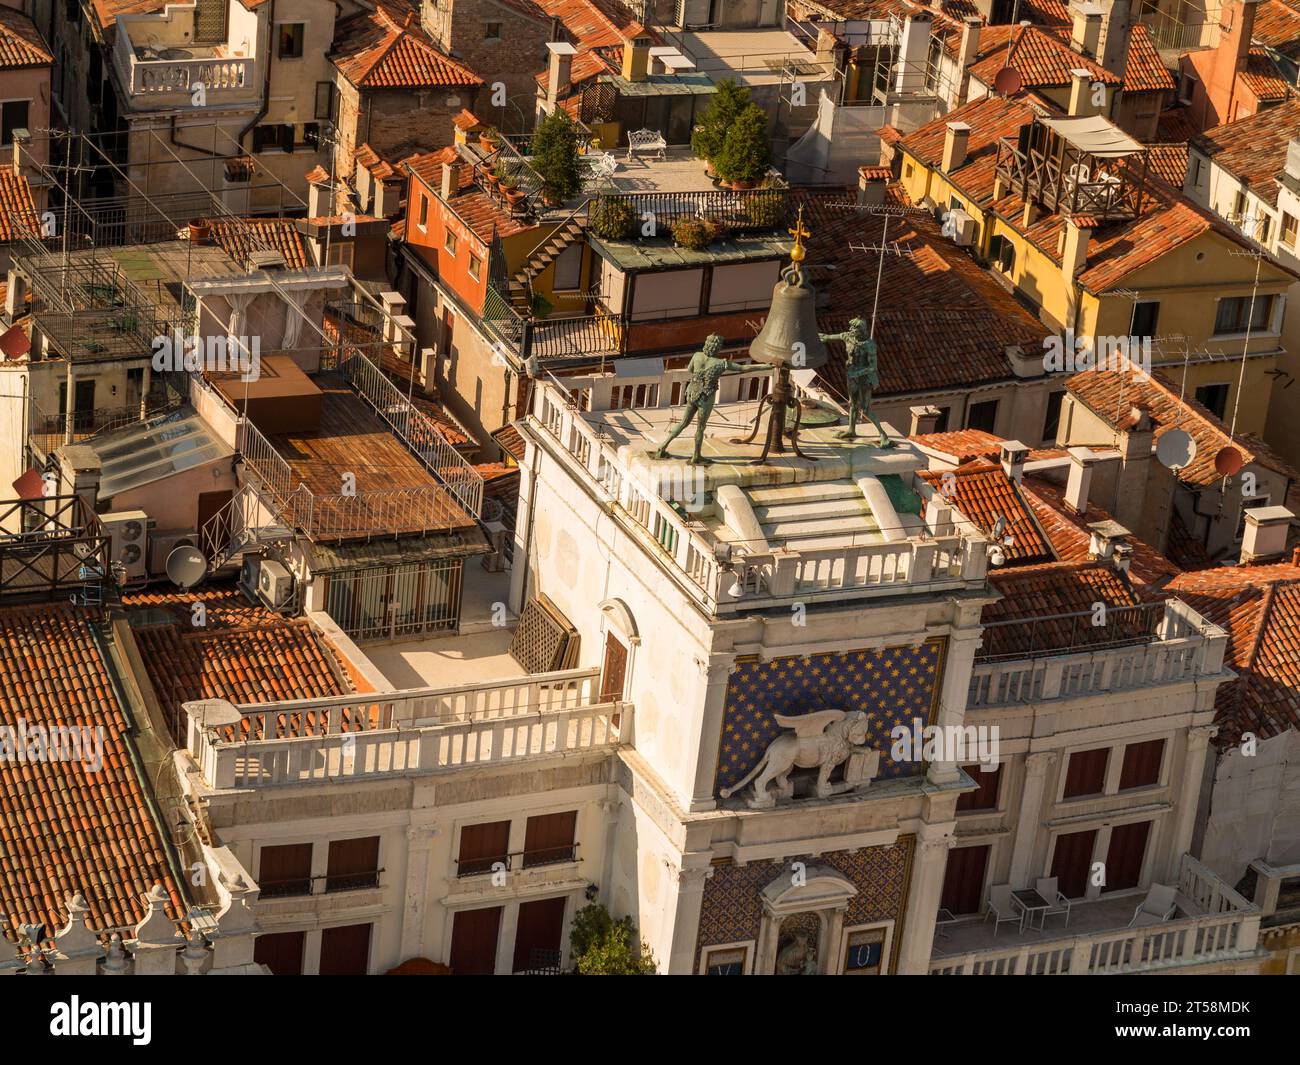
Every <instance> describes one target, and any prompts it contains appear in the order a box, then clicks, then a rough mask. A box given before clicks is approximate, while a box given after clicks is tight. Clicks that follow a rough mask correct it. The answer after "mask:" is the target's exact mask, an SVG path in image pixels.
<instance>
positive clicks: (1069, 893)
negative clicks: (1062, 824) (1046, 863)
mask: <svg viewBox="0 0 1300 1065" xmlns="http://www.w3.org/2000/svg"><path fill="white" fill-rule="evenodd" d="M1096 846H1097V830H1096V829H1095V828H1093V829H1089V830H1088V831H1087V832H1067V833H1066V834H1065V835H1063V836H1057V837H1056V850H1055V851H1054V852H1053V853H1052V876H1054V877H1056V879H1057V885H1056V886H1057V889H1058V890H1059V891H1060V892H1061V893H1062V894H1063V895H1064V896H1065V897H1066V898H1067V899H1081V898H1083V897H1084V895H1086V894H1087V893H1088V872H1089V870H1090V869H1091V868H1092V854H1093V851H1094V850H1095V849H1096Z"/></svg>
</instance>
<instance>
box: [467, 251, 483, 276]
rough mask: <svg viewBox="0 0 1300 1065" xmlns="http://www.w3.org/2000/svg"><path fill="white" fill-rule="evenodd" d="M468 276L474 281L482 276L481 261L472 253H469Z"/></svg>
mask: <svg viewBox="0 0 1300 1065" xmlns="http://www.w3.org/2000/svg"><path fill="white" fill-rule="evenodd" d="M469 276H470V277H472V278H473V279H474V280H475V281H478V280H479V279H480V278H481V277H482V276H483V260H482V259H480V258H479V257H478V256H477V255H475V254H474V253H473V252H470V253H469Z"/></svg>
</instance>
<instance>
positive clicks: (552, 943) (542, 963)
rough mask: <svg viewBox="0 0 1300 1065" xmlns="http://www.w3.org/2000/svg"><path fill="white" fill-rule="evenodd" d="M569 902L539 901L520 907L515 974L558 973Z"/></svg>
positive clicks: (520, 905) (513, 966)
mask: <svg viewBox="0 0 1300 1065" xmlns="http://www.w3.org/2000/svg"><path fill="white" fill-rule="evenodd" d="M566 902H567V900H566V899H565V898H564V896H563V895H561V896H560V897H559V898H555V899H537V900H536V901H534V902H521V903H520V904H519V923H518V926H517V930H516V931H515V959H514V964H513V965H512V966H511V972H516V973H520V972H524V971H525V970H532V971H534V972H545V971H555V970H558V969H559V967H560V948H561V942H560V937H561V935H562V933H563V932H564V907H565V903H566Z"/></svg>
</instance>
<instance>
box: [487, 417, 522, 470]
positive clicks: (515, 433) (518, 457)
mask: <svg viewBox="0 0 1300 1065" xmlns="http://www.w3.org/2000/svg"><path fill="white" fill-rule="evenodd" d="M492 439H493V440H495V441H496V442H497V443H498V444H500V445H501V446H502V447H503V448H504V449H505V452H506V454H507V455H509V456H510V457H511V458H513V459H514V460H515V461H516V462H523V461H524V452H525V450H526V448H525V446H524V438H523V437H522V436H520V435H519V430H518V429H517V428H515V425H514V423H513V422H512V423H511V424H510V425H507V426H504V427H502V428H500V429H498V430H497V431H496V432H495V433H493V434H492Z"/></svg>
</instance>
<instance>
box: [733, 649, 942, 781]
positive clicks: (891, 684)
mask: <svg viewBox="0 0 1300 1065" xmlns="http://www.w3.org/2000/svg"><path fill="white" fill-rule="evenodd" d="M943 647H944V644H943V641H942V640H928V641H926V642H925V643H923V644H921V645H920V646H919V647H911V646H905V647H884V648H881V649H879V650H871V651H848V652H846V653H844V654H838V653H835V652H830V653H827V654H817V655H808V656H806V657H805V656H801V655H800V656H796V655H791V656H789V657H784V658H773V659H771V660H770V661H767V662H738V663H737V664H736V669H735V672H734V673H732V675H731V681H730V683H729V684H728V685H727V702H726V705H725V708H724V710H723V717H722V742H721V746H720V749H719V752H718V772H717V776H716V779H715V780H714V789H715V792H719V791H721V790H722V789H723V788H729V787H732V786H734V785H735V783H736V782H737V781H739V780H743V779H744V778H745V775H746V774H747V773H748V772H749V771H750V770H751V769H753V768H754V766H755V765H756V764H757V763H758V761H759V759H760V758H762V757H763V752H764V751H766V750H767V745H768V744H769V743H771V742H772V740H774V739H776V737H777V736H778V735H779V734H780V732H781V729H780V727H779V726H778V725H777V723H776V722H775V721H774V720H773V715H774V714H782V715H790V716H795V715H798V714H806V713H812V712H813V711H817V710H828V709H832V708H833V709H836V710H846V711H847V710H862V711H864V712H865V713H866V715H867V720H868V723H869V725H870V731H869V733H868V738H867V742H868V745H869V746H872V747H875V748H877V749H879V750H880V752H881V759H880V774H879V777H878V778H877V779H880V780H888V779H891V778H896V777H907V776H913V775H915V774H917V773H919V772H922V771H923V770H924V768H925V767H924V765H923V764H921V763H919V762H896V761H894V759H892V758H891V757H890V756H889V751H890V747H891V746H892V745H893V741H892V739H891V738H890V732H891V731H892V730H893V729H894V728H895V727H896V726H898V725H906V726H907V727H908V728H911V726H912V722H913V720H914V719H915V718H918V717H919V718H921V719H922V720H923V721H924V722H925V723H926V724H929V723H930V722H931V719H932V715H933V713H934V708H935V706H936V705H937V703H938V694H939V683H940V680H941V677H940V674H941V672H942V668H941V667H942V663H943Z"/></svg>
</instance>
